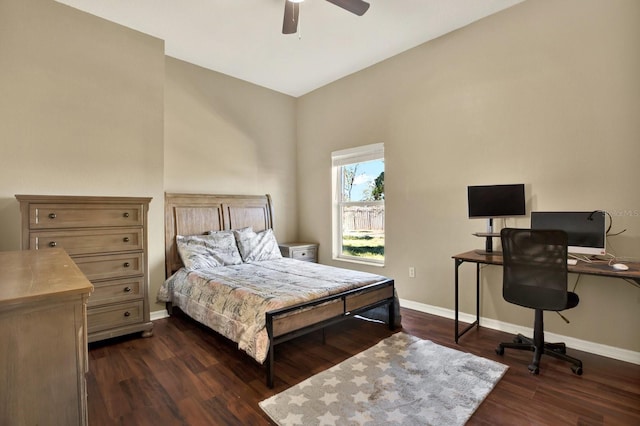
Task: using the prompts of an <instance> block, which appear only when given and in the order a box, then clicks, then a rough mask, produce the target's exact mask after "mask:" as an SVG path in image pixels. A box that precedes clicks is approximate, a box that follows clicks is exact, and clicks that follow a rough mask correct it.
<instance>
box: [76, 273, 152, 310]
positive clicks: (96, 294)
mask: <svg viewBox="0 0 640 426" xmlns="http://www.w3.org/2000/svg"><path fill="white" fill-rule="evenodd" d="M143 285H144V284H143V277H134V278H124V279H121V280H112V281H102V282H97V283H94V284H93V288H94V290H93V293H91V297H89V302H88V306H98V305H104V304H106V303H115V302H125V301H128V300H138V299H140V298H141V297H142V289H143Z"/></svg>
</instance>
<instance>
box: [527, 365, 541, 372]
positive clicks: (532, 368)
mask: <svg viewBox="0 0 640 426" xmlns="http://www.w3.org/2000/svg"><path fill="white" fill-rule="evenodd" d="M529 372H530V373H531V374H540V367H538V366H537V365H533V364H531V365H530V366H529Z"/></svg>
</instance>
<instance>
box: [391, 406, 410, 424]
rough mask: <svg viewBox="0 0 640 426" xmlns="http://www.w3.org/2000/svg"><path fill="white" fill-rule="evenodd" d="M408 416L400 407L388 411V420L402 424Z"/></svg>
mask: <svg viewBox="0 0 640 426" xmlns="http://www.w3.org/2000/svg"><path fill="white" fill-rule="evenodd" d="M405 417H407V416H406V415H405V414H402V413H401V412H400V410H399V409H397V408H396V409H395V410H393V411H391V412H389V413H387V420H388V421H390V422H394V421H395V422H398V423H400V424H402V421H403V420H404V418H405Z"/></svg>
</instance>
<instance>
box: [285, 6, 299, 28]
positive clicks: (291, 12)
mask: <svg viewBox="0 0 640 426" xmlns="http://www.w3.org/2000/svg"><path fill="white" fill-rule="evenodd" d="M299 13H300V4H299V3H291V2H290V1H288V0H285V2H284V20H283V21H282V34H295V33H296V32H297V31H298V14H299Z"/></svg>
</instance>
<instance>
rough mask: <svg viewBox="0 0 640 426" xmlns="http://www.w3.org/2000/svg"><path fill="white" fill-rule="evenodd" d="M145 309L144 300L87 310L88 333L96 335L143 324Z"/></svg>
mask: <svg viewBox="0 0 640 426" xmlns="http://www.w3.org/2000/svg"><path fill="white" fill-rule="evenodd" d="M143 309H144V308H143V302H142V300H139V301H136V302H125V303H118V304H116V305H109V306H101V307H95V308H89V309H87V322H88V332H89V333H95V332H97V331H102V330H106V329H109V328H113V327H120V326H124V325H129V324H134V323H137V322H142V321H143Z"/></svg>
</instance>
